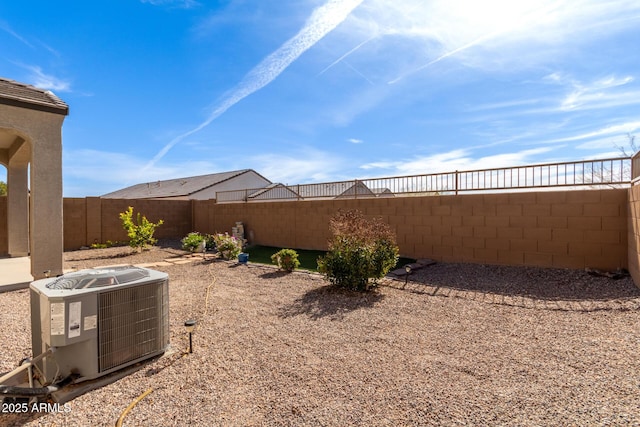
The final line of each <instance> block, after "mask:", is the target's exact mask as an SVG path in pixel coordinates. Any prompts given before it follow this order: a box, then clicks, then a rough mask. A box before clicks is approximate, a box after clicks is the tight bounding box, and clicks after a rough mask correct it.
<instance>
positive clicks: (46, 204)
mask: <svg viewBox="0 0 640 427" xmlns="http://www.w3.org/2000/svg"><path fill="white" fill-rule="evenodd" d="M51 116H54V115H51ZM56 116H57V117H52V119H55V118H59V121H57V123H55V125H52V126H47V127H46V129H43V128H41V129H40V130H41V132H38V133H37V135H34V138H33V144H32V149H31V197H30V207H31V215H30V231H31V233H30V248H31V275H32V276H33V277H34V279H41V278H43V277H46V274H50V275H51V276H57V275H59V274H62V265H63V262H62V257H63V246H64V243H63V239H64V234H63V230H62V224H63V219H62V132H61V128H62V120H63V119H64V116H59V115H56ZM54 121H56V120H52V122H54ZM51 124H53V123H51ZM43 130H46V131H45V132H42V131H43ZM45 272H49V273H45Z"/></svg>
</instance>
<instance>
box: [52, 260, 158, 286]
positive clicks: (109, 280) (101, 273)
mask: <svg viewBox="0 0 640 427" xmlns="http://www.w3.org/2000/svg"><path fill="white" fill-rule="evenodd" d="M147 277H149V272H148V271H147V270H145V269H143V268H139V267H134V266H131V265H127V266H120V267H108V268H103V269H95V270H80V271H75V272H73V273H67V274H65V275H63V276H60V277H58V278H57V279H55V280H54V281H52V282H51V283H49V284H48V285H47V288H49V289H87V288H100V287H103V286H112V285H122V284H125V283H130V282H134V281H136V280H140V279H144V278H147Z"/></svg>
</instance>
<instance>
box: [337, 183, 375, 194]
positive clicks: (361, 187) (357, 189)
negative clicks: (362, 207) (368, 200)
mask: <svg viewBox="0 0 640 427" xmlns="http://www.w3.org/2000/svg"><path fill="white" fill-rule="evenodd" d="M356 195H357V196H369V197H375V194H373V191H371V189H370V188H369V187H367V186H366V185H365V184H364V183H363V182H362V181H357V182H356V183H355V184H353V185H352V186H351V187H349V188H348V189H346V190H345V191H343V192H342V193H340V194H339V195H338V196H336V198H338V197H351V196H356Z"/></svg>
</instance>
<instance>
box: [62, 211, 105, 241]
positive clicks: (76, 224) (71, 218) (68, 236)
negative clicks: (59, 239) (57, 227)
mask: <svg viewBox="0 0 640 427" xmlns="http://www.w3.org/2000/svg"><path fill="white" fill-rule="evenodd" d="M86 200H87V199H81V198H64V199H63V201H62V209H63V213H64V214H63V216H62V223H63V227H64V250H69V249H77V248H79V247H81V246H85V245H89V244H91V243H94V242H93V241H88V240H87V202H86ZM98 243H99V242H98Z"/></svg>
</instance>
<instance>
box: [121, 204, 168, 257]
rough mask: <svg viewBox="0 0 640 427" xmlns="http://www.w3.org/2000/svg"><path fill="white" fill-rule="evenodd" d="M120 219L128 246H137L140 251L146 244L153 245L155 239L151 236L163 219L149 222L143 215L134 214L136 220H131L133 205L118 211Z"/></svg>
mask: <svg viewBox="0 0 640 427" xmlns="http://www.w3.org/2000/svg"><path fill="white" fill-rule="evenodd" d="M120 220H121V221H122V227H123V228H124V229H125V231H126V232H127V236H128V237H129V246H131V247H132V248H138V252H142V248H144V247H145V246H147V245H154V244H155V243H156V242H157V240H156V239H154V238H153V233H155V231H156V228H158V227H159V226H161V225H162V224H163V223H164V221H162V220H159V221H158V222H157V223H155V224H154V223H153V222H150V221H149V220H148V219H147V218H146V217H145V216H144V215H140V213H139V212H138V215H137V216H136V221H135V222H134V221H133V207H131V206H129V208H128V209H127V210H126V211H125V212H122V213H120Z"/></svg>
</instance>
